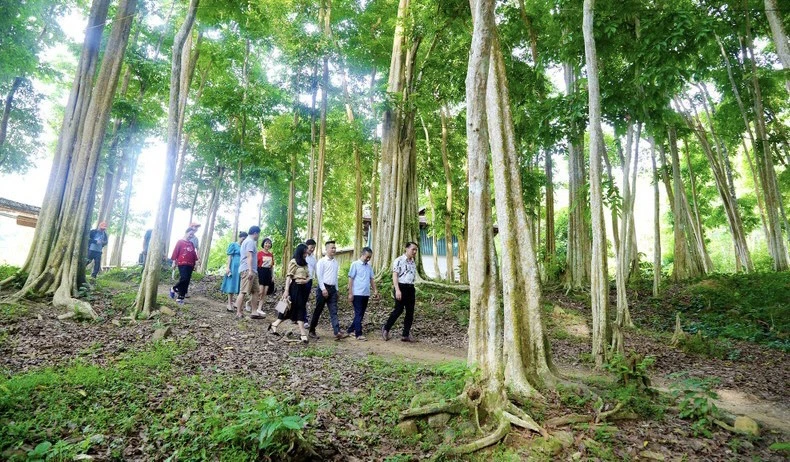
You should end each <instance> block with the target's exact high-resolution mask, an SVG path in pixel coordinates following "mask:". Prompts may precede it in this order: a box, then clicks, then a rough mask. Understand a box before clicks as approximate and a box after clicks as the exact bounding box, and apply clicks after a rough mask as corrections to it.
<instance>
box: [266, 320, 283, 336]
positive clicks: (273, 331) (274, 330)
mask: <svg viewBox="0 0 790 462" xmlns="http://www.w3.org/2000/svg"><path fill="white" fill-rule="evenodd" d="M266 332H268V333H270V334H272V335H276V336H278V337H279V336H280V333H279V332H277V327H275V326H274V325H273V324H272V323H269V327H268V328H267V329H266Z"/></svg>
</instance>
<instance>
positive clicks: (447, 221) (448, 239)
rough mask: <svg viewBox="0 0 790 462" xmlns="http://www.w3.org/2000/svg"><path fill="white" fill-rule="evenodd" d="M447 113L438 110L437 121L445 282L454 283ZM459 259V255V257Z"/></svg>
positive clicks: (444, 110) (451, 195)
mask: <svg viewBox="0 0 790 462" xmlns="http://www.w3.org/2000/svg"><path fill="white" fill-rule="evenodd" d="M448 115H449V111H448V110H447V108H446V107H444V106H442V107H441V108H439V119H440V121H441V123H442V166H443V167H444V193H445V195H446V199H445V202H444V242H445V248H446V251H445V254H446V255H445V261H446V263H447V280H448V281H450V282H455V259H454V256H453V177H452V172H451V170H450V153H449V150H448V147H447V137H448V135H449V131H448V129H447V119H448ZM459 257H460V255H459Z"/></svg>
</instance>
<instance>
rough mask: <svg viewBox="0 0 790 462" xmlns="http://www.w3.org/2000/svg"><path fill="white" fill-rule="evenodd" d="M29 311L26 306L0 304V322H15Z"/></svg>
mask: <svg viewBox="0 0 790 462" xmlns="http://www.w3.org/2000/svg"><path fill="white" fill-rule="evenodd" d="M29 311H30V309H29V308H28V307H27V305H22V304H19V303H0V320H2V321H3V322H9V323H11V322H16V321H18V320H19V319H20V318H22V317H23V316H26V315H27V313H28V312H29Z"/></svg>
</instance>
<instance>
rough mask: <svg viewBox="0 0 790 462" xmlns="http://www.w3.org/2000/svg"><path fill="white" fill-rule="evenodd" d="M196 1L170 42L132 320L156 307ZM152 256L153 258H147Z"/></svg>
mask: <svg viewBox="0 0 790 462" xmlns="http://www.w3.org/2000/svg"><path fill="white" fill-rule="evenodd" d="M199 3H200V0H190V2H189V8H188V10H187V15H186V18H185V19H184V23H183V24H182V25H181V28H180V29H179V30H178V33H176V36H175V38H174V39H173V53H172V64H171V67H170V99H169V103H168V112H167V156H166V157H165V170H164V177H163V179H162V192H161V194H160V197H159V208H158V210H157V213H156V221H155V223H154V228H153V231H152V233H151V242H150V244H149V247H148V248H149V258H146V260H145V267H144V269H143V275H142V280H141V282H140V290H139V291H138V293H137V299H136V300H135V303H134V307H133V310H132V317H134V318H136V317H137V315H138V313H140V312H142V314H143V315H144V316H145V317H148V316H149V315H150V313H151V310H152V309H153V308H156V306H157V302H156V295H157V290H158V288H159V275H160V273H161V269H162V258H161V257H162V255H164V254H165V252H166V250H167V249H165V248H164V244H165V242H166V240H167V236H166V233H167V226H168V223H167V219H168V215H169V212H170V201H171V198H172V187H173V177H174V176H175V167H176V160H177V157H178V143H179V139H180V127H179V125H180V122H182V121H183V120H179V119H182V118H181V117H179V115H180V111H179V100H180V99H181V94H182V92H186V91H189V88H184V87H182V86H181V83H182V79H181V65H182V64H181V58H182V57H183V54H184V52H185V51H186V52H189V50H188V49H186V48H185V44H186V42H187V39H188V38H189V36H190V34H191V31H192V26H193V25H194V24H195V14H196V13H197V8H198V4H199ZM151 257H153V258H151Z"/></svg>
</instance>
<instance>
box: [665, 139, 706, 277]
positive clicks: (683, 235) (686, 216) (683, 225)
mask: <svg viewBox="0 0 790 462" xmlns="http://www.w3.org/2000/svg"><path fill="white" fill-rule="evenodd" d="M668 134H669V152H670V155H671V156H672V180H673V185H674V192H673V195H674V199H675V206H674V207H673V212H674V213H675V217H674V218H675V228H674V230H675V255H674V265H673V270H672V278H673V279H674V280H675V281H683V280H686V279H689V278H693V277H697V276H701V275H703V274H705V263H704V260H703V257H702V252H701V250H700V247H699V245H698V242H699V237H698V236H697V235H696V233H695V232H694V226H693V224H692V220H693V219H692V218H691V213H690V211H689V207H688V202H687V201H686V191H685V188H684V187H683V180H682V179H681V177H680V157H679V156H678V151H677V139H676V135H675V129H674V128H673V127H670V128H669V130H668Z"/></svg>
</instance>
